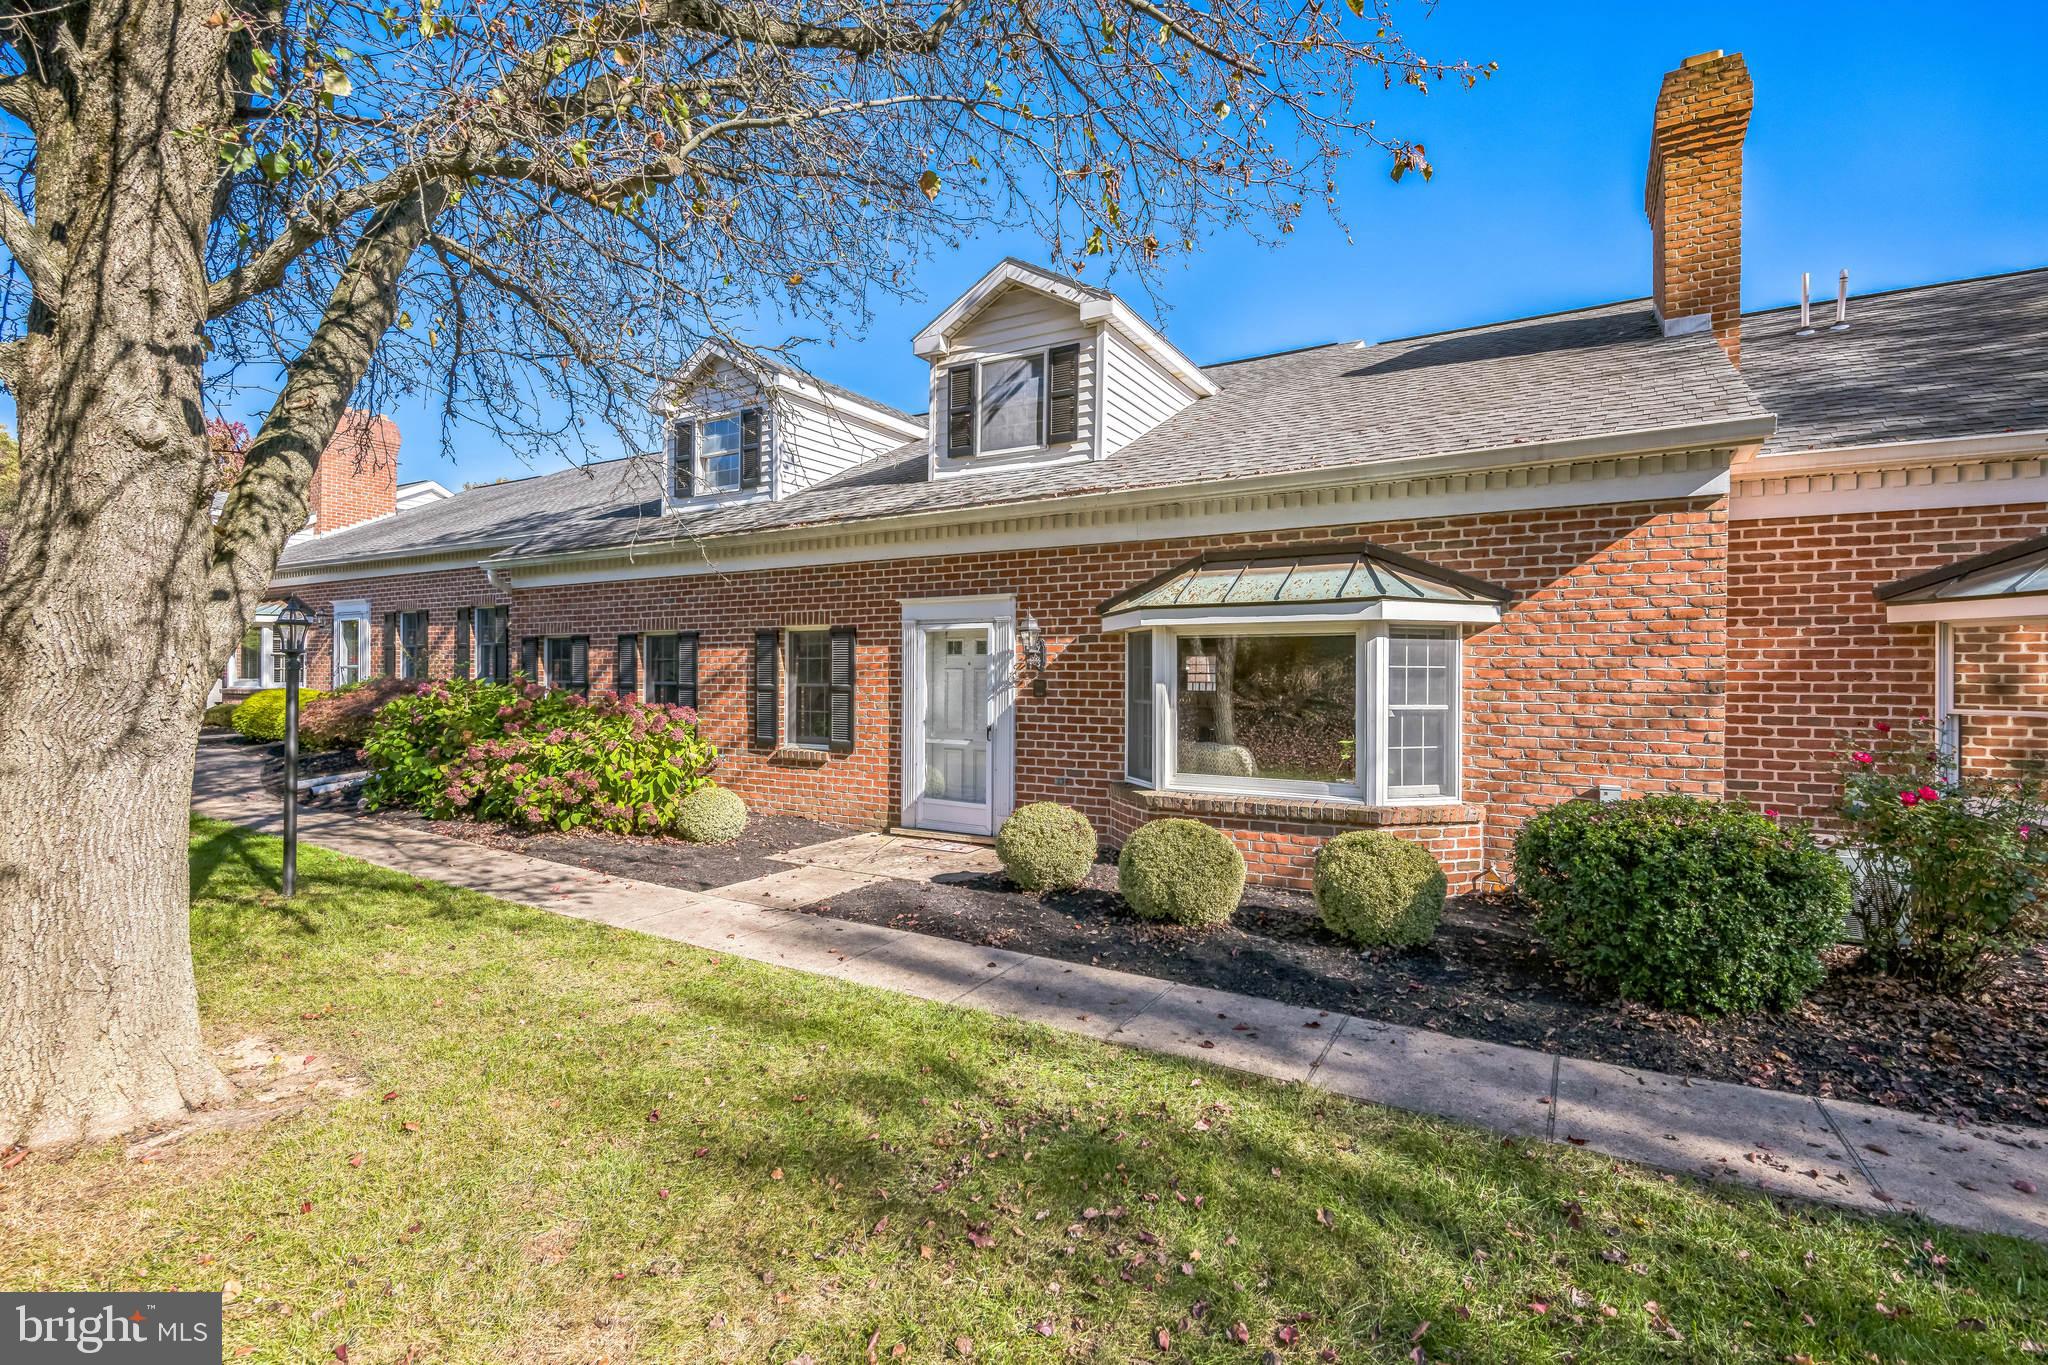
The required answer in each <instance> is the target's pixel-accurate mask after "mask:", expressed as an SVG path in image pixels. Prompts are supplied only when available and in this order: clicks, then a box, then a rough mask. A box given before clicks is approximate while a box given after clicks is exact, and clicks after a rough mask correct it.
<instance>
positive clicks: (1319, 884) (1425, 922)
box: [1316, 829, 1448, 948]
mask: <svg viewBox="0 0 2048 1365" xmlns="http://www.w3.org/2000/svg"><path fill="white" fill-rule="evenodd" d="M1447 886H1448V883H1447V882H1446V881H1445V880H1444V870H1443V868H1441V867H1439V866H1438V865H1437V861H1436V857H1435V855H1434V854H1432V853H1431V852H1430V851H1429V850H1428V849H1426V848H1424V847H1423V846H1422V845H1421V844H1418V843H1415V842H1413V841H1412V840H1408V839H1397V838H1395V837H1394V836H1393V835H1391V834H1383V833H1381V832H1380V831H1378V830H1370V829H1361V830H1356V831H1353V832H1352V833H1350V834H1340V835H1338V836H1337V837H1336V838H1334V839H1332V840H1330V842H1329V843H1327V844H1324V845H1323V846H1322V848H1321V850H1320V851H1318V852H1317V854H1316V909H1318V910H1320V911H1321V912H1322V915H1323V923H1324V924H1326V925H1328V926H1329V928H1330V931H1331V932H1332V933H1334V934H1338V935H1341V936H1342V937H1344V938H1347V939H1349V940H1351V941H1352V942H1353V943H1356V944H1358V945H1359V946H1360V947H1363V948H1419V947H1421V946H1422V945H1423V944H1425V943H1427V942H1429V940H1430V939H1431V938H1432V937H1433V936H1434V935H1435V934H1436V926H1437V922H1438V921H1439V920H1441V919H1442V918H1443V915H1444V891H1445V889H1446V888H1447Z"/></svg>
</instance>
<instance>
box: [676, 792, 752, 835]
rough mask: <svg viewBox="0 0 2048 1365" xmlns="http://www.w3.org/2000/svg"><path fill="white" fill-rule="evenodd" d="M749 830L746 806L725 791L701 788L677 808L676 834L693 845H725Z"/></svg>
mask: <svg viewBox="0 0 2048 1365" xmlns="http://www.w3.org/2000/svg"><path fill="white" fill-rule="evenodd" d="M746 828H747V803H746V802H744V801H742V800H740V798H739V797H738V796H737V795H736V794H734V793H733V792H729V791H727V790H726V789H725V788H723V787H699V788H697V790H695V791H693V792H691V793H690V794H689V795H688V796H686V797H684V798H683V803H682V805H680V806H678V807H677V808H676V833H677V834H679V835H681V836H682V837H683V838H685V839H688V840H689V841H690V842H691V843H693V844H723V843H726V842H728V841H730V840H733V839H737V838H739V837H740V835H741V834H742V833H744V832H745V830H746Z"/></svg>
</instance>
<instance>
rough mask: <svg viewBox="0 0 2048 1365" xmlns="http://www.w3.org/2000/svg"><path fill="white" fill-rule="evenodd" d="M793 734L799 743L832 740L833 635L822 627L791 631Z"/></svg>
mask: <svg viewBox="0 0 2048 1365" xmlns="http://www.w3.org/2000/svg"><path fill="white" fill-rule="evenodd" d="M789 734H790V738H791V740H792V741H793V742H795V743H797V744H813V745H820V744H830V743H831V742H832V637H831V636H830V635H829V634H827V633H826V632H824V631H822V630H794V631H791V632H790V634H789Z"/></svg>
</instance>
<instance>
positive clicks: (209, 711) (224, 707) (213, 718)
mask: <svg viewBox="0 0 2048 1365" xmlns="http://www.w3.org/2000/svg"><path fill="white" fill-rule="evenodd" d="M239 705H241V703H240V702H232V701H224V702H221V703H219V704H218V705H216V706H209V707H207V708H206V714H205V715H203V716H201V717H200V718H199V723H200V724H201V725H210V726H212V727H213V728H214V729H216V730H226V729H229V728H230V727H232V726H233V725H234V723H235V708H236V707H237V706H239Z"/></svg>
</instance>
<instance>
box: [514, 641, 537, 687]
mask: <svg viewBox="0 0 2048 1365" xmlns="http://www.w3.org/2000/svg"><path fill="white" fill-rule="evenodd" d="M519 671H520V672H521V673H524V674H525V675H526V678H527V681H529V682H539V681H540V637H539V636H538V635H527V636H523V637H522V638H521V639H520V641H519Z"/></svg>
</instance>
